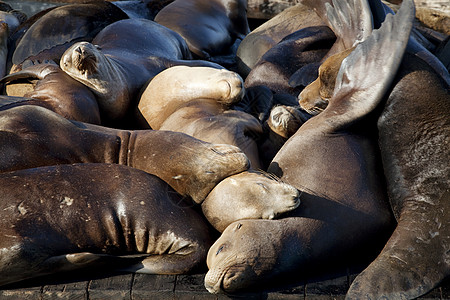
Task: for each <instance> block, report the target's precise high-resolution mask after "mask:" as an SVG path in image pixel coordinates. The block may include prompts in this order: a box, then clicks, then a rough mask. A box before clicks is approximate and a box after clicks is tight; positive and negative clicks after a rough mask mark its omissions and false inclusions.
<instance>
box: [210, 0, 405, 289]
mask: <svg viewBox="0 0 450 300" xmlns="http://www.w3.org/2000/svg"><path fill="white" fill-rule="evenodd" d="M355 13H359V12H355ZM413 19H414V3H413V1H412V0H411V1H403V5H402V7H401V9H400V11H399V13H398V14H397V15H396V16H395V17H393V16H392V15H391V16H389V17H388V18H387V19H386V21H385V22H384V23H383V25H382V27H381V28H380V30H376V31H374V32H373V33H372V35H371V36H370V37H368V38H367V39H366V40H365V41H364V42H362V43H361V44H359V45H358V46H357V47H356V48H355V50H354V51H353V52H352V53H351V54H350V55H349V56H348V57H347V59H345V60H344V62H343V64H342V66H341V69H340V72H339V76H338V82H337V83H336V89H335V93H334V95H333V97H332V98H331V99H330V104H329V105H328V107H327V108H326V109H325V110H324V111H323V112H322V113H321V114H319V115H317V116H315V117H313V118H311V119H309V120H308V121H306V122H305V123H304V124H303V125H302V126H301V127H300V128H299V130H298V131H297V132H296V133H295V134H294V135H293V136H292V137H291V138H290V139H289V140H288V141H287V142H286V144H284V146H283V147H282V148H281V149H280V151H279V152H278V153H277V155H276V156H275V158H274V159H273V161H272V163H271V165H270V166H269V169H268V171H269V172H271V173H275V174H276V175H277V174H278V175H279V176H280V178H281V179H282V180H283V181H285V182H287V183H289V184H291V185H293V186H294V187H296V188H298V189H299V190H300V192H301V193H302V194H301V196H300V200H301V202H302V205H301V206H300V207H299V208H297V209H295V210H294V211H292V212H291V213H289V214H288V215H287V216H286V217H284V218H281V219H277V220H242V221H238V222H235V223H232V224H230V225H229V226H228V227H227V228H226V229H225V231H224V232H223V233H222V235H221V237H220V238H219V239H218V240H217V241H216V242H215V243H214V245H213V246H212V247H211V249H210V250H209V252H208V258H207V264H208V267H209V271H208V273H207V274H206V277H205V287H206V288H207V289H208V290H209V291H210V292H212V293H218V292H229V293H232V292H237V291H239V290H241V291H242V290H244V289H248V288H250V287H252V286H255V285H256V284H262V283H267V282H270V281H273V280H274V279H275V278H285V279H286V278H289V277H292V276H295V277H296V278H299V279H305V278H307V276H311V274H321V275H324V274H327V273H328V272H330V269H331V268H333V267H341V268H346V267H348V264H351V262H354V261H355V260H357V259H358V258H362V257H367V255H368V253H370V252H371V251H372V252H373V251H374V250H375V249H377V250H378V249H380V248H381V247H382V245H383V243H384V242H385V241H386V239H387V237H388V235H389V233H390V230H391V227H392V225H393V217H392V213H391V211H390V209H389V206H388V203H387V197H386V193H385V189H384V180H383V179H384V178H383V176H382V170H381V162H380V159H379V157H378V149H377V145H376V139H375V138H374V136H373V135H372V134H371V133H370V132H368V130H369V129H370V118H366V119H364V117H365V116H366V115H367V114H368V113H369V112H371V111H372V109H373V107H374V106H376V105H377V104H378V102H380V101H381V99H382V97H383V95H384V94H385V93H386V92H387V90H388V87H389V84H390V82H391V81H392V80H393V78H394V75H395V72H396V69H397V68H398V66H399V65H400V62H401V59H402V55H403V53H404V51H405V48H406V44H407V41H408V38H409V33H410V30H411V27H412V22H413ZM387 53H388V54H389V55H387ZM381 66H383V67H381ZM361 125H366V126H361ZM367 125H369V126H367ZM373 125H374V124H373ZM362 127H365V128H364V130H358V129H361V128H362ZM372 127H374V126H372ZM299 270H301V274H299ZM294 274H295V275H294Z"/></svg>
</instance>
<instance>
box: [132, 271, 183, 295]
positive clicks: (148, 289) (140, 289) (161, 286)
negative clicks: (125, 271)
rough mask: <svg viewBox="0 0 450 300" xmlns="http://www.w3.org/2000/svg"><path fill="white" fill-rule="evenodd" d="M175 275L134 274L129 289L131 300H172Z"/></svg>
mask: <svg viewBox="0 0 450 300" xmlns="http://www.w3.org/2000/svg"><path fill="white" fill-rule="evenodd" d="M175 281H176V276H175V275H147V274H135V276H134V280H133V285H132V287H131V299H133V300H139V299H143V300H144V299H152V300H153V299H154V300H166V299H173V296H174V290H175Z"/></svg>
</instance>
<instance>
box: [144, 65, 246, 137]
mask: <svg viewBox="0 0 450 300" xmlns="http://www.w3.org/2000/svg"><path fill="white" fill-rule="evenodd" d="M168 83H170V84H168ZM244 95H245V89H244V81H243V79H242V78H241V76H240V75H239V74H237V73H235V72H232V71H228V70H226V69H216V68H212V67H199V66H195V67H191V66H184V65H180V66H173V67H170V68H167V69H166V70H164V71H162V72H161V73H159V74H158V75H156V76H155V77H154V78H153V79H152V80H151V81H150V82H149V83H148V85H147V87H146V88H145V90H144V92H143V93H142V95H141V98H140V100H139V104H138V108H139V111H140V113H141V114H142V116H143V117H144V118H145V120H146V121H147V123H148V125H149V126H150V127H151V128H153V129H159V128H160V127H161V125H162V123H163V122H164V121H165V120H166V118H167V117H168V116H170V115H171V114H172V113H174V112H175V111H176V110H178V109H179V108H180V107H181V106H185V105H186V104H187V103H188V102H190V101H193V100H198V99H213V100H214V101H216V102H217V103H218V104H220V105H223V106H225V107H228V106H230V105H232V104H234V103H236V102H239V101H241V100H242V98H243V97H244Z"/></svg>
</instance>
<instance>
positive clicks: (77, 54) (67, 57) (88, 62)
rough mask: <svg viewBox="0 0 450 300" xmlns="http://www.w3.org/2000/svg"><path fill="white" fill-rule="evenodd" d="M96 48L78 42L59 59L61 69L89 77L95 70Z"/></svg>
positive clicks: (89, 44)
mask: <svg viewBox="0 0 450 300" xmlns="http://www.w3.org/2000/svg"><path fill="white" fill-rule="evenodd" d="M95 51H98V50H97V48H96V47H95V46H94V45H92V44H91V43H88V42H79V43H76V44H74V45H73V46H72V47H70V48H69V49H67V50H66V52H64V54H63V56H62V59H61V69H63V70H64V71H66V72H68V71H69V70H70V71H71V72H73V71H74V70H77V71H79V73H81V74H87V75H90V74H92V73H94V72H95V70H96V69H97V57H96V56H95Z"/></svg>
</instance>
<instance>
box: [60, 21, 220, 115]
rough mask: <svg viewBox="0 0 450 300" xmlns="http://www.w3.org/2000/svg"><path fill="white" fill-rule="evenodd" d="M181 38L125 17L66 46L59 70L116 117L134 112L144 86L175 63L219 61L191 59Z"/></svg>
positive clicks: (151, 22)
mask: <svg viewBox="0 0 450 300" xmlns="http://www.w3.org/2000/svg"><path fill="white" fill-rule="evenodd" d="M191 58H192V56H191V53H190V52H189V49H188V47H187V45H186V42H185V41H184V40H183V38H182V37H181V36H180V35H178V34H177V33H176V32H174V31H172V30H170V29H168V28H166V27H164V26H162V25H159V24H158V23H155V22H153V21H150V20H145V19H127V20H121V21H118V22H115V23H114V24H111V25H109V26H107V27H106V28H105V29H103V30H102V31H101V32H100V33H99V34H98V35H97V36H96V37H95V39H94V40H93V41H92V43H88V42H80V43H76V44H74V45H73V46H72V47H70V48H69V49H68V50H67V51H66V52H65V53H64V54H63V56H62V58H61V62H60V65H61V68H62V69H63V70H64V71H65V72H66V73H67V74H69V75H70V76H72V77H73V78H75V79H76V80H78V81H80V82H81V83H83V84H85V85H86V86H87V87H89V88H90V89H91V90H92V91H93V92H94V94H95V95H96V96H97V99H98V103H99V106H100V109H101V110H102V112H104V113H105V115H107V116H108V117H109V118H110V119H111V120H120V119H121V118H124V116H126V115H127V113H130V111H133V112H134V110H133V109H134V108H135V107H134V106H135V105H137V101H138V99H136V98H137V96H138V94H139V92H140V89H141V88H142V87H143V86H144V84H145V83H146V82H147V81H148V80H150V79H151V78H153V77H154V76H155V75H156V74H158V73H159V72H161V71H162V70H164V69H166V68H168V67H171V66H173V65H176V64H186V65H189V64H192V65H208V66H214V67H217V68H221V67H220V66H219V65H216V64H213V63H209V62H205V61H192V60H190V59H191Z"/></svg>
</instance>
